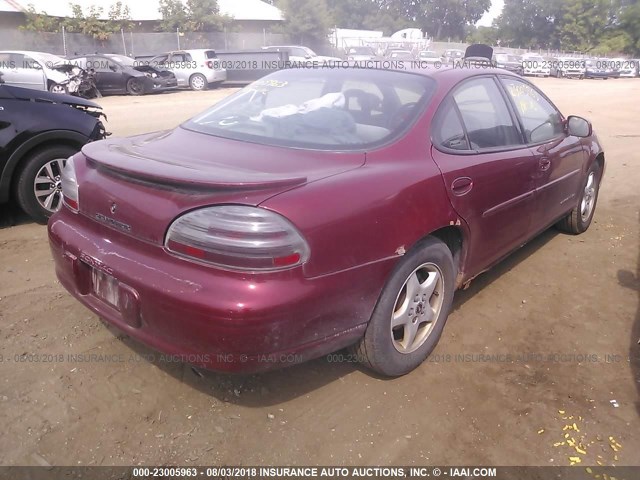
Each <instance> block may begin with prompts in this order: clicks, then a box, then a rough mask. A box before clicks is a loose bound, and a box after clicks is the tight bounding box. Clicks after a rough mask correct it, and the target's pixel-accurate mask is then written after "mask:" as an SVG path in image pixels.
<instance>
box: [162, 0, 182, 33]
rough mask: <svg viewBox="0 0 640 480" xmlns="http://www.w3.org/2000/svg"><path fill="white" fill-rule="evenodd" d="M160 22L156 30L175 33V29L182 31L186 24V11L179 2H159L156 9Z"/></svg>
mask: <svg viewBox="0 0 640 480" xmlns="http://www.w3.org/2000/svg"><path fill="white" fill-rule="evenodd" d="M158 11H159V12H160V15H162V20H160V24H159V25H158V28H157V30H159V31H162V32H175V31H176V29H177V28H182V29H184V27H185V25H186V24H187V18H188V15H187V9H186V8H185V6H184V3H182V1H181V0H160V8H159V9H158Z"/></svg>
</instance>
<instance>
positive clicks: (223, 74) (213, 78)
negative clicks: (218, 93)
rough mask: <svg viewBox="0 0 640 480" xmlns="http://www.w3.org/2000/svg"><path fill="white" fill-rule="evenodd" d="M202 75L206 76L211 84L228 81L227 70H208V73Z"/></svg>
mask: <svg viewBox="0 0 640 480" xmlns="http://www.w3.org/2000/svg"><path fill="white" fill-rule="evenodd" d="M202 73H203V74H205V77H207V82H209V83H220V82H224V81H226V80H227V71H226V70H225V69H217V70H211V69H208V70H207V71H206V72H205V71H203V72H202Z"/></svg>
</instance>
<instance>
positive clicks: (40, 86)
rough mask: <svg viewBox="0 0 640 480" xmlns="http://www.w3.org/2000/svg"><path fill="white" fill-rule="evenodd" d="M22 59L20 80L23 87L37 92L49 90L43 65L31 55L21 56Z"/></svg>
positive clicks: (19, 67)
mask: <svg viewBox="0 0 640 480" xmlns="http://www.w3.org/2000/svg"><path fill="white" fill-rule="evenodd" d="M20 56H22V59H20V62H19V63H18V62H17V63H18V78H19V79H20V80H21V83H22V84H21V85H20V86H21V87H25V88H33V89H35V90H47V89H48V86H47V78H46V75H45V73H44V68H43V67H44V65H41V64H40V63H39V62H38V61H36V60H35V59H34V58H33V57H30V56H29V55H20Z"/></svg>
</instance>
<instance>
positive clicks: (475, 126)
mask: <svg viewBox="0 0 640 480" xmlns="http://www.w3.org/2000/svg"><path fill="white" fill-rule="evenodd" d="M453 99H454V101H455V102H456V105H457V106H458V110H459V111H460V114H461V116H462V121H463V122H464V126H465V128H466V130H467V138H468V140H469V142H470V144H471V148H472V149H473V150H481V149H493V148H500V147H512V146H517V145H521V144H522V139H521V136H520V132H519V131H518V129H517V127H516V126H515V124H514V122H513V118H512V117H511V114H510V113H509V109H508V108H507V104H506V103H505V101H504V98H503V97H502V94H501V93H500V90H499V89H498V85H497V84H496V83H495V81H494V80H493V79H492V78H489V77H483V78H475V79H473V80H468V81H466V82H464V83H463V84H462V85H461V86H459V87H458V88H456V90H455V91H454V93H453Z"/></svg>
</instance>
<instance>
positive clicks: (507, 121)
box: [431, 76, 537, 274]
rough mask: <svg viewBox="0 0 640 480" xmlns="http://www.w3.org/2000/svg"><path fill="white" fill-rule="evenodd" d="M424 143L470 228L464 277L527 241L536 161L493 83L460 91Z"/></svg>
mask: <svg viewBox="0 0 640 480" xmlns="http://www.w3.org/2000/svg"><path fill="white" fill-rule="evenodd" d="M431 136H432V142H433V148H432V149H431V151H432V157H433V159H434V161H435V162H436V164H437V165H438V167H439V168H440V171H441V172H442V177H443V179H444V183H445V186H446V189H447V192H448V195H449V199H450V201H451V204H452V205H453V207H454V209H455V210H456V212H457V213H458V215H460V217H462V219H463V220H464V221H465V222H466V224H467V225H468V227H469V231H470V239H469V240H470V245H469V260H468V261H469V264H468V271H469V273H471V274H476V273H479V272H481V271H482V270H484V269H486V268H488V267H489V266H491V265H492V264H493V263H495V262H496V261H498V260H500V258H502V257H503V256H505V255H506V254H507V253H509V252H510V251H511V250H513V249H515V248H517V247H519V246H520V245H522V244H523V243H524V242H526V241H527V240H528V238H529V237H530V235H531V234H530V228H531V217H532V209H533V206H534V192H535V175H536V171H537V163H536V159H535V158H534V156H533V154H532V152H531V149H530V148H529V147H528V146H526V145H525V144H524V141H523V137H522V132H521V131H520V127H519V126H518V124H517V121H516V119H515V116H514V112H513V111H512V109H511V108H510V106H509V104H508V103H507V102H506V100H505V98H504V94H503V91H502V89H501V87H500V85H499V84H498V81H497V78H495V77H494V76H480V77H472V78H471V79H468V80H465V81H463V82H462V83H461V84H459V85H458V86H457V87H456V88H455V89H454V90H453V91H452V92H451V93H450V94H449V95H448V96H447V97H446V98H445V100H444V101H443V102H442V104H441V105H440V107H439V109H438V112H437V114H436V116H435V117H434V121H433V123H432V130H431Z"/></svg>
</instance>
